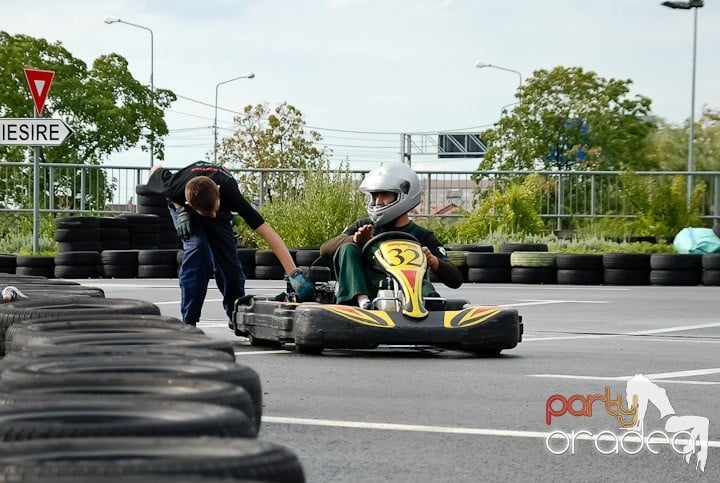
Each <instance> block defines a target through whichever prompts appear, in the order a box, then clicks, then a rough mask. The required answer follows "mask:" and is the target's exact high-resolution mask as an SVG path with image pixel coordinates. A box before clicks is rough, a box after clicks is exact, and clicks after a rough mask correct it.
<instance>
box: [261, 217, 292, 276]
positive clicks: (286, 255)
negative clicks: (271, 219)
mask: <svg viewBox="0 0 720 483" xmlns="http://www.w3.org/2000/svg"><path fill="white" fill-rule="evenodd" d="M255 233H257V234H258V235H260V236H261V237H262V239H263V240H265V241H266V242H267V244H268V245H270V250H272V252H273V253H274V254H275V256H276V257H277V258H278V260H280V265H282V267H283V268H284V269H285V273H286V274H289V273H290V272H292V271H293V270H295V269H296V268H297V267H296V266H295V262H294V261H293V259H292V256H291V255H290V251H289V250H288V247H287V245H285V242H284V241H283V239H282V238H280V235H278V234H277V232H276V231H275V230H273V228H272V227H271V226H270V225H268V223H267V222H264V223H263V224H262V225H260V226H259V227H257V228H256V229H255Z"/></svg>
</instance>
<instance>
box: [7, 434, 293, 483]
mask: <svg viewBox="0 0 720 483" xmlns="http://www.w3.org/2000/svg"><path fill="white" fill-rule="evenodd" d="M89 455H92V457H88V456H89ZM146 474H152V475H166V476H173V477H177V478H189V477H194V478H195V479H194V480H193V481H197V482H202V481H205V478H207V477H209V478H214V477H224V478H233V479H235V480H245V479H246V478H250V479H253V478H254V479H257V480H260V481H264V482H277V483H303V482H304V481H305V477H304V475H303V470H302V466H301V465H300V462H299V461H298V458H297V456H296V455H295V454H294V453H292V452H291V451H290V450H288V449H287V448H285V447H283V446H280V445H277V444H274V443H268V442H265V441H258V440H255V439H246V438H210V437H203V438H191V437H186V438H152V437H143V438H128V437H114V438H57V439H53V440H40V441H25V442H18V443H7V444H4V445H2V447H0V476H2V477H4V478H6V479H8V478H10V477H13V478H17V480H18V481H35V480H36V479H35V476H36V475H39V476H40V477H48V476H49V477H55V478H57V477H74V476H78V477H85V478H87V477H95V480H92V481H96V482H102V481H105V479H106V478H107V477H112V476H118V475H146ZM151 481H152V480H149V481H148V483H151ZM178 481H180V480H178ZM231 481H232V480H231Z"/></svg>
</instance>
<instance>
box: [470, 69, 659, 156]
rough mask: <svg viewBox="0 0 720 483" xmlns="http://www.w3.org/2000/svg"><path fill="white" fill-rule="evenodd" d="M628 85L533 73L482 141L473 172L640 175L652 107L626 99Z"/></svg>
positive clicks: (589, 75) (589, 76)
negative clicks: (585, 171)
mask: <svg viewBox="0 0 720 483" xmlns="http://www.w3.org/2000/svg"><path fill="white" fill-rule="evenodd" d="M631 84H632V82H631V81H630V80H617V79H604V78H602V77H599V76H598V75H597V74H596V73H595V72H591V71H589V72H585V71H583V69H582V68H579V67H573V68H566V67H555V68H554V69H553V70H551V71H547V70H544V69H541V70H538V71H535V73H534V74H533V76H532V77H531V78H530V79H528V80H527V82H526V83H525V84H524V85H523V86H521V87H520V88H519V89H518V92H517V93H516V95H515V97H516V98H517V99H518V101H519V104H518V105H517V106H516V107H515V108H514V109H513V110H512V111H509V112H507V111H506V112H504V115H503V116H502V117H501V119H500V120H499V121H498V122H497V123H496V124H495V126H494V127H493V128H491V129H489V130H487V131H486V132H484V133H483V134H482V138H483V139H484V140H485V141H486V142H487V145H488V151H487V153H486V154H485V157H484V158H483V160H482V161H481V162H480V165H479V169H480V170H487V169H503V170H519V169H527V170H531V169H537V168H542V169H600V170H616V169H623V170H624V169H644V168H646V167H647V163H646V162H645V160H644V159H642V158H640V157H639V156H638V154H639V153H640V152H641V151H642V148H643V147H644V145H645V143H646V142H647V138H648V134H649V133H650V132H651V131H652V129H653V124H652V123H651V122H649V121H648V120H647V118H646V116H647V115H648V114H649V112H650V104H651V101H650V99H649V98H647V97H644V96H635V97H630V96H629V91H630V85H631Z"/></svg>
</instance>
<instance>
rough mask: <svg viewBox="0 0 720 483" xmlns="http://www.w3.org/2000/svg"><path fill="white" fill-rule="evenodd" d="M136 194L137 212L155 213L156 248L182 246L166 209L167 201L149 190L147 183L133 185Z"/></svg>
mask: <svg viewBox="0 0 720 483" xmlns="http://www.w3.org/2000/svg"><path fill="white" fill-rule="evenodd" d="M135 193H136V194H137V212H138V213H140V214H150V215H157V216H158V218H159V223H160V231H159V233H158V245H157V248H160V249H169V248H182V242H181V241H180V238H178V236H177V231H176V230H175V225H174V224H173V220H172V216H170V211H169V210H168V202H167V200H166V199H165V197H164V196H162V195H158V194H156V193H153V192H152V191H150V190H149V189H148V187H147V185H144V184H139V185H137V186H136V187H135Z"/></svg>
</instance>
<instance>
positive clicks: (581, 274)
mask: <svg viewBox="0 0 720 483" xmlns="http://www.w3.org/2000/svg"><path fill="white" fill-rule="evenodd" d="M603 275H604V270H603V269H602V268H600V269H595V270H579V269H578V270H569V269H565V268H559V269H558V271H557V283H559V284H567V285H602V284H603Z"/></svg>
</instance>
